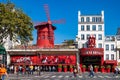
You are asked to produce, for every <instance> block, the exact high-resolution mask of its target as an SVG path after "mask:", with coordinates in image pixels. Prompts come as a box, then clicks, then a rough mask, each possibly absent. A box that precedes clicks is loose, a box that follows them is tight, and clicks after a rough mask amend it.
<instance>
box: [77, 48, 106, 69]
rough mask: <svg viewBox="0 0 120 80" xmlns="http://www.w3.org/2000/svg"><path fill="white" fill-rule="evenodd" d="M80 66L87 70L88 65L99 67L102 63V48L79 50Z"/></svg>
mask: <svg viewBox="0 0 120 80" xmlns="http://www.w3.org/2000/svg"><path fill="white" fill-rule="evenodd" d="M79 52H80V53H79V55H80V66H81V67H82V66H83V65H84V66H86V68H87V70H88V68H89V65H90V64H92V65H93V66H101V65H103V63H104V59H103V58H104V57H103V56H104V53H103V48H81V49H80V50H79Z"/></svg>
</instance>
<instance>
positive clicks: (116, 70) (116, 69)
mask: <svg viewBox="0 0 120 80" xmlns="http://www.w3.org/2000/svg"><path fill="white" fill-rule="evenodd" d="M118 72H119V69H118V66H116V67H115V76H117V75H118Z"/></svg>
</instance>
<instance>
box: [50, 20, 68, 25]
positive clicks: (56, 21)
mask: <svg viewBox="0 0 120 80" xmlns="http://www.w3.org/2000/svg"><path fill="white" fill-rule="evenodd" d="M51 22H52V23H53V24H60V23H65V22H66V21H65V19H60V20H53V21H51Z"/></svg>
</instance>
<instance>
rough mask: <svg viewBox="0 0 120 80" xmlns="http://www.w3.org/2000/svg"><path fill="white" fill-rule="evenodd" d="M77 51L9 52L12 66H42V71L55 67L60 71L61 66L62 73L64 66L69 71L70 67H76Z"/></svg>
mask: <svg viewBox="0 0 120 80" xmlns="http://www.w3.org/2000/svg"><path fill="white" fill-rule="evenodd" d="M77 52H78V50H77V49H36V50H35V49H34V50H30V49H27V50H25V51H24V50H14V51H13V50H12V51H8V53H9V54H10V56H11V65H17V66H19V65H21V66H29V65H33V66H42V68H43V69H42V70H44V71H48V70H49V68H52V67H54V68H55V71H58V70H57V69H58V67H59V65H61V68H62V71H64V69H63V68H64V66H66V67H67V71H69V70H70V69H69V68H70V66H74V65H76V53H77Z"/></svg>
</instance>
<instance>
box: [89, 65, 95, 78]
mask: <svg viewBox="0 0 120 80" xmlns="http://www.w3.org/2000/svg"><path fill="white" fill-rule="evenodd" d="M89 76H90V77H94V71H93V66H92V64H91V65H90V74H89Z"/></svg>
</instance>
